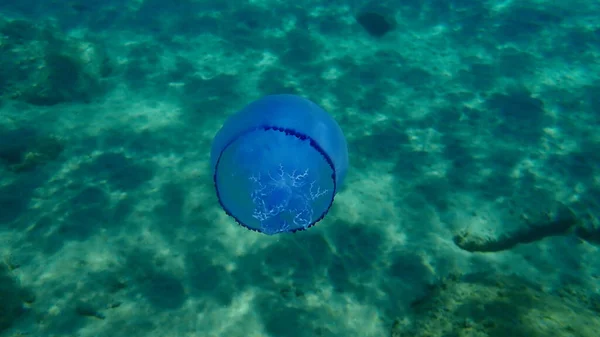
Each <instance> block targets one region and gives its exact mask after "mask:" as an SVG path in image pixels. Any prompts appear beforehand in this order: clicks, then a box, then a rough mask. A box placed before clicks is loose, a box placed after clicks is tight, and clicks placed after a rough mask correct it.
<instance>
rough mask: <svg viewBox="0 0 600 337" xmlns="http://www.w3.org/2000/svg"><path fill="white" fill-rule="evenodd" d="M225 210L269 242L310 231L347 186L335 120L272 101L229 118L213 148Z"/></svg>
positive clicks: (292, 99) (301, 102)
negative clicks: (271, 237) (273, 236)
mask: <svg viewBox="0 0 600 337" xmlns="http://www.w3.org/2000/svg"><path fill="white" fill-rule="evenodd" d="M211 165H212V170H213V175H214V184H215V189H216V192H217V197H218V198H219V202H220V204H221V206H222V207H223V209H224V210H225V212H226V213H227V214H228V215H230V216H232V217H233V218H234V219H235V220H236V221H237V222H238V223H239V224H240V225H242V226H244V227H246V228H248V229H251V230H254V231H258V232H261V233H265V234H269V235H271V234H276V233H282V232H295V231H299V230H304V229H307V228H309V227H311V226H313V225H314V224H316V223H317V222H318V221H320V220H321V219H323V217H325V215H326V214H327V212H328V211H329V208H330V207H331V205H332V203H333V199H334V197H335V194H336V193H337V192H338V191H339V189H340V188H341V186H342V183H343V180H344V177H345V175H346V171H347V169H348V149H347V145H346V140H345V138H344V135H343V133H342V130H341V129H340V127H339V126H338V124H337V123H336V122H335V120H334V119H333V118H332V117H331V116H330V115H329V114H328V113H327V112H325V111H324V110H323V109H321V108H320V107H319V106H317V105H316V104H315V103H313V102H311V101H309V100H307V99H304V98H301V97H299V96H295V95H272V96H266V97H264V98H262V99H259V100H257V101H255V102H252V103H251V104H249V105H248V106H246V107H245V108H244V109H242V110H241V111H239V112H238V113H237V114H235V115H234V116H232V117H231V118H229V120H227V121H226V122H225V124H224V125H223V127H222V128H221V130H219V132H218V133H217V135H216V136H215V139H214V140H213V144H212V150H211Z"/></svg>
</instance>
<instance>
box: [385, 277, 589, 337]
mask: <svg viewBox="0 0 600 337" xmlns="http://www.w3.org/2000/svg"><path fill="white" fill-rule="evenodd" d="M593 296H594V295H590V294H588V293H586V292H585V289H584V288H583V287H582V288H577V287H570V286H569V287H565V288H563V289H559V290H557V291H553V292H546V291H544V290H542V289H541V287H539V286H538V285H535V284H531V283H529V282H527V281H524V280H522V279H520V278H518V277H516V276H501V275H489V274H484V273H481V274H470V275H464V276H455V277H451V278H450V279H448V280H445V281H443V282H441V283H439V284H437V285H435V286H433V287H432V288H431V289H430V291H429V293H428V294H426V295H425V296H424V297H423V298H421V299H419V300H417V301H415V302H413V304H412V313H411V314H410V315H409V316H407V317H403V318H398V319H397V320H396V321H395V323H394V325H393V327H392V331H391V336H392V337H408V336H410V337H446V336H457V337H458V336H460V337H496V336H511V337H550V336H552V337H554V336H578V337H597V336H598V331H600V298H594V297H593Z"/></svg>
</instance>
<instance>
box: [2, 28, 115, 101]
mask: <svg viewBox="0 0 600 337" xmlns="http://www.w3.org/2000/svg"><path fill="white" fill-rule="evenodd" d="M110 73H111V65H110V62H109V59H108V57H107V55H106V53H105V52H104V51H103V49H102V48H100V47H99V46H97V45H95V44H94V43H92V42H89V41H84V40H80V39H75V38H72V37H67V36H65V35H64V34H62V33H61V32H60V31H59V29H58V28H56V27H53V26H52V25H49V24H46V25H44V24H37V23H34V22H31V21H26V20H21V19H19V20H7V19H4V18H0V96H3V97H4V98H9V99H14V100H19V101H24V102H27V103H30V104H34V105H54V104H58V103H63V102H88V101H90V100H92V99H94V98H95V97H98V96H99V95H101V94H102V93H103V92H104V91H105V90H104V89H105V84H104V79H105V78H106V77H107V76H108V75H109V74H110Z"/></svg>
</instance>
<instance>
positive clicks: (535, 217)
mask: <svg viewBox="0 0 600 337" xmlns="http://www.w3.org/2000/svg"><path fill="white" fill-rule="evenodd" d="M518 220H519V221H520V223H521V226H519V228H518V229H517V230H515V231H513V232H507V233H502V234H500V235H498V236H495V237H494V236H489V235H486V236H483V235H477V234H473V233H470V232H468V231H464V232H462V233H459V234H458V235H456V236H455V237H454V243H455V244H456V245H457V246H458V247H460V248H462V249H464V250H466V251H469V252H499V251H503V250H507V249H511V248H513V247H514V246H516V245H518V244H526V243H532V242H535V241H539V240H542V239H544V238H546V237H549V236H556V235H563V234H566V233H567V232H569V230H571V228H573V227H574V226H576V225H577V224H578V223H579V221H578V219H577V216H576V215H575V213H574V212H573V210H571V209H570V208H569V207H567V206H566V205H564V204H562V203H558V202H556V203H554V205H551V206H549V207H548V208H547V209H546V210H545V211H542V212H524V213H521V215H520V217H519V219H518Z"/></svg>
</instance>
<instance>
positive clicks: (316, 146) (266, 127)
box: [213, 125, 337, 233]
mask: <svg viewBox="0 0 600 337" xmlns="http://www.w3.org/2000/svg"><path fill="white" fill-rule="evenodd" d="M257 130H263V131H269V130H274V131H279V132H283V133H285V135H286V136H293V137H296V138H298V139H300V140H308V141H309V142H310V146H311V147H312V148H314V149H315V150H316V151H318V152H319V153H320V154H321V156H323V158H324V159H325V161H326V162H327V164H328V165H329V167H330V168H331V172H333V173H332V174H331V179H332V181H333V193H331V200H330V201H329V205H327V208H326V209H325V210H324V211H323V214H321V216H319V217H318V218H317V220H315V221H313V222H311V223H310V224H309V225H308V226H306V227H304V228H296V229H292V230H289V231H287V232H291V233H295V232H299V231H303V230H306V229H309V228H310V227H312V226H314V225H316V224H317V222H319V221H321V220H323V218H324V217H325V215H327V212H329V209H330V208H331V205H332V204H333V199H335V194H336V192H337V182H336V173H335V172H336V171H335V165H334V164H333V161H332V160H331V158H330V157H329V155H327V153H326V152H325V150H323V148H322V147H321V146H320V145H319V144H318V143H317V142H316V141H315V140H314V139H312V138H311V137H309V136H307V135H305V134H303V133H301V132H298V131H296V130H292V129H286V128H280V127H277V126H270V125H263V126H259V127H256V128H252V129H250V130H246V131H245V132H243V133H241V134H239V135H238V136H237V137H234V138H233V139H232V140H231V141H230V142H229V143H227V145H225V146H224V147H223V149H222V150H221V152H219V158H218V159H217V163H216V165H215V173H214V175H213V182H214V184H215V190H216V191H217V199H219V204H220V205H221V207H222V208H223V210H224V211H225V213H226V214H227V215H229V216H230V217H232V218H233V219H234V220H235V222H237V223H238V224H239V225H240V226H242V227H245V228H246V229H249V230H251V231H255V232H259V233H261V231H260V230H258V229H257V228H252V227H249V226H247V225H246V224H245V223H243V222H242V221H241V220H240V219H238V218H237V217H236V216H235V215H233V214H232V213H231V212H230V211H229V209H228V208H227V207H226V206H225V205H224V204H223V201H222V200H221V195H220V194H219V188H218V184H217V174H218V172H219V162H220V161H221V156H222V155H223V152H225V150H227V148H228V147H229V146H230V145H231V144H232V143H233V142H235V141H236V140H238V139H239V138H240V137H241V136H243V135H245V134H248V133H250V132H254V131H257Z"/></svg>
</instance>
